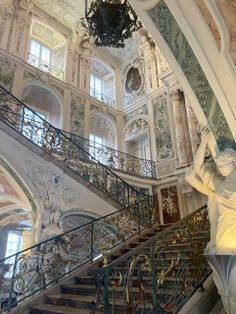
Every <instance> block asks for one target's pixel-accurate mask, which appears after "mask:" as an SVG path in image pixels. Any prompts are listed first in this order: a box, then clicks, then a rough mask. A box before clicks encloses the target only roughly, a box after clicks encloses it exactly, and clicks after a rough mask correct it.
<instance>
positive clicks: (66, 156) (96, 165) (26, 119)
mask: <svg viewBox="0 0 236 314" xmlns="http://www.w3.org/2000/svg"><path fill="white" fill-rule="evenodd" d="M0 112H1V116H0V120H1V121H2V122H4V123H5V124H7V125H9V126H10V127H11V128H13V129H14V130H15V131H17V132H18V133H20V134H22V135H23V136H24V137H26V138H27V139H28V140H30V141H31V142H32V143H34V144H36V145H37V146H38V147H39V148H41V149H43V150H44V151H45V152H47V153H49V154H51V155H53V156H54V157H56V158H57V159H59V160H61V161H63V162H64V164H65V165H66V166H67V167H69V168H70V169H71V170H72V171H74V172H75V173H76V174H78V175H79V176H81V177H82V178H83V179H85V180H87V181H88V182H89V183H90V184H91V185H93V186H95V187H96V188H97V189H99V190H100V191H102V192H103V193H104V194H105V195H107V196H108V197H110V198H112V199H113V200H114V201H116V202H117V203H119V204H120V205H122V206H129V205H130V204H133V203H136V202H138V200H140V199H142V198H143V196H144V195H143V194H142V193H140V192H139V191H137V190H135V189H134V188H133V187H132V186H131V185H129V184H128V183H127V182H125V181H124V180H123V179H122V178H120V177H119V176H118V175H117V174H116V173H114V172H113V171H112V170H111V169H110V168H109V167H107V166H106V165H103V164H102V163H101V162H100V161H99V160H97V159H96V158H94V157H93V156H92V155H91V154H89V152H87V151H86V150H84V148H83V147H81V146H80V145H79V144H78V143H76V142H75V141H73V139H71V138H70V137H68V135H66V133H65V132H64V131H62V130H60V129H58V128H55V127H54V126H52V125H51V124H50V123H49V122H47V121H46V120H44V119H43V118H42V117H41V116H40V115H38V114H37V113H35V112H34V111H33V110H32V109H31V108H29V107H28V106H27V105H25V104H24V103H23V102H22V101H20V100H19V99H17V98H16V97H15V96H14V95H12V94H11V93H9V92H8V91H7V90H6V89H5V88H3V87H2V86H0ZM29 113H30V114H31V115H33V116H34V117H35V118H34V119H33V120H32V119H31V117H30V116H29Z"/></svg>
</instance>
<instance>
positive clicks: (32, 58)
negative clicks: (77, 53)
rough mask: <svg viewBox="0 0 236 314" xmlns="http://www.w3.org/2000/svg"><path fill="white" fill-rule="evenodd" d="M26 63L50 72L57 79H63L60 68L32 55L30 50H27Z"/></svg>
mask: <svg viewBox="0 0 236 314" xmlns="http://www.w3.org/2000/svg"><path fill="white" fill-rule="evenodd" d="M28 63H30V64H31V65H33V66H34V67H36V68H38V69H40V70H42V71H43V72H46V73H49V74H51V75H52V76H54V77H56V78H58V79H59V80H63V79H64V72H63V71H62V70H60V69H58V68H56V67H54V66H53V65H51V64H49V63H47V62H45V61H43V60H41V59H40V58H38V57H36V56H34V55H32V54H31V53H30V52H28Z"/></svg>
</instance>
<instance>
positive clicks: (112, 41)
mask: <svg viewBox="0 0 236 314" xmlns="http://www.w3.org/2000/svg"><path fill="white" fill-rule="evenodd" d="M87 1H88V0H85V18H83V19H82V24H83V26H84V27H85V28H86V29H87V30H88V32H89V34H90V35H91V36H93V37H94V39H95V45H96V46H99V47H101V46H108V47H114V48H124V46H125V44H124V41H125V40H126V39H128V38H130V37H131V36H132V33H133V32H135V31H137V30H138V29H140V28H141V27H142V23H141V22H140V21H138V16H137V14H136V13H135V12H134V10H133V9H132V8H131V6H130V5H129V3H128V2H127V1H126V0H124V1H123V0H92V2H91V3H90V7H89V8H88V3H87Z"/></svg>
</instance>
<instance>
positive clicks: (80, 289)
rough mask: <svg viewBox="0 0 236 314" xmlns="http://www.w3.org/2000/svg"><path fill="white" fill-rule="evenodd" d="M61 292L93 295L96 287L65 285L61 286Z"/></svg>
mask: <svg viewBox="0 0 236 314" xmlns="http://www.w3.org/2000/svg"><path fill="white" fill-rule="evenodd" d="M61 292H62V293H65V294H80V295H95V293H96V286H95V285H86V284H77V285H75V284H65V285H61Z"/></svg>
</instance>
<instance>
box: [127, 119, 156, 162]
mask: <svg viewBox="0 0 236 314" xmlns="http://www.w3.org/2000/svg"><path fill="white" fill-rule="evenodd" d="M124 140H125V146H126V147H125V150H126V152H127V153H128V154H130V155H132V156H135V157H138V158H141V159H147V160H150V159H151V153H150V152H151V150H150V139H149V125H148V122H147V120H146V119H145V118H144V117H141V116H140V117H139V118H137V119H134V120H132V121H130V122H129V123H128V125H126V127H125V132H124Z"/></svg>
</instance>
